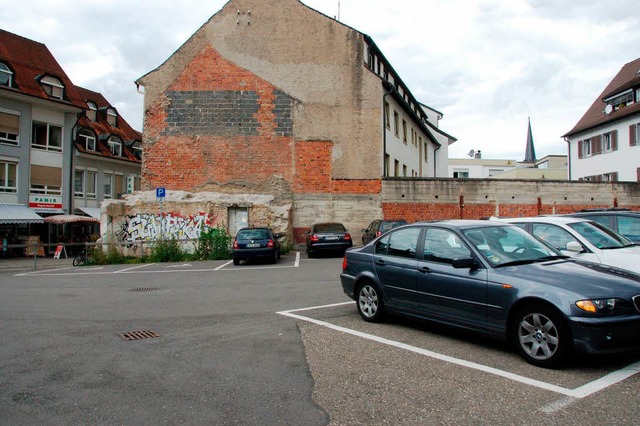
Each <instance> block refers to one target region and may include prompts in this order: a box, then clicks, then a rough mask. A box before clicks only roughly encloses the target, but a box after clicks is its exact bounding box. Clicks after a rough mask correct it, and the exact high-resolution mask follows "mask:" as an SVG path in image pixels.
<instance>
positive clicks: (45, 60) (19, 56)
mask: <svg viewBox="0 0 640 426" xmlns="http://www.w3.org/2000/svg"><path fill="white" fill-rule="evenodd" d="M0 61H2V62H4V63H6V64H7V65H8V66H9V68H11V70H12V71H13V87H6V86H0V90H3V91H4V90H6V91H12V92H16V93H23V94H25V95H29V96H35V97H37V98H41V99H47V100H50V101H52V102H58V103H61V104H67V105H69V104H71V105H74V106H77V107H80V108H86V107H87V105H86V104H85V103H84V102H83V101H82V99H81V98H80V96H79V95H78V92H77V91H76V88H75V86H74V85H73V83H72V82H71V80H69V77H67V74H65V72H64V70H63V69H62V67H61V66H60V64H58V62H57V61H56V59H55V58H54V57H53V55H52V54H51V52H50V51H49V49H47V46H45V45H44V44H42V43H38V42H36V41H33V40H29V39H27V38H24V37H21V36H19V35H16V34H13V33H10V32H8V31H4V30H0ZM44 75H48V76H51V77H55V78H57V79H58V80H60V82H61V83H62V85H63V86H64V95H63V99H62V100H60V99H55V98H50V97H49V96H48V95H47V93H46V92H45V91H44V89H43V88H42V85H41V84H40V78H41V77H43V76H44Z"/></svg>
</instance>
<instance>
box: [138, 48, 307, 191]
mask: <svg viewBox="0 0 640 426" xmlns="http://www.w3.org/2000/svg"><path fill="white" fill-rule="evenodd" d="M292 106H293V100H292V99H291V98H290V97H289V96H287V95H286V94H285V93H283V92H282V91H280V90H278V89H277V88H276V87H274V86H272V85H271V84H269V83H267V82H266V81H264V80H262V79H260V78H259V77H257V76H256V75H254V74H252V73H250V72H249V71H247V70H245V69H243V68H241V67H238V66H236V65H235V64H233V63H231V62H229V61H227V60H225V59H224V58H222V57H221V56H220V55H219V53H218V52H217V51H216V50H215V49H213V48H212V47H211V46H207V47H205V48H204V49H203V50H202V51H201V52H200V53H199V54H198V55H196V57H195V58H194V59H193V60H192V61H191V63H190V64H189V65H188V66H187V67H186V68H185V69H184V71H183V72H182V73H181V75H180V76H179V77H178V78H177V79H176V81H175V82H174V83H173V84H172V85H171V86H170V87H169V88H168V89H167V92H166V93H165V96H164V97H163V98H161V99H160V100H159V101H158V102H156V103H155V104H154V105H153V106H152V107H151V108H150V109H149V111H147V112H146V116H145V142H146V143H145V149H144V155H145V161H144V164H143V186H144V188H146V189H151V188H155V187H158V186H164V187H166V188H167V189H173V190H185V191H198V190H204V189H206V188H207V185H212V184H214V183H215V184H225V183H228V182H236V183H238V182H241V183H243V184H246V185H247V186H248V187H251V186H252V185H259V184H260V183H261V182H264V181H265V179H268V178H269V177H271V176H273V175H278V176H281V177H282V178H283V179H284V180H286V181H288V182H290V183H291V182H292V181H293V170H292V164H293V160H292V158H293V150H294V145H293V139H292V128H293V126H292V118H291V113H292Z"/></svg>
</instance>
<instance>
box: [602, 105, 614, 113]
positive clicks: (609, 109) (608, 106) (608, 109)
mask: <svg viewBox="0 0 640 426" xmlns="http://www.w3.org/2000/svg"><path fill="white" fill-rule="evenodd" d="M611 111H613V107H612V106H611V104H608V105H607V106H606V107H604V113H605V114H607V115H609V114H611Z"/></svg>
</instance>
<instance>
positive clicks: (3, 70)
mask: <svg viewBox="0 0 640 426" xmlns="http://www.w3.org/2000/svg"><path fill="white" fill-rule="evenodd" d="M12 84H13V71H11V70H10V69H9V67H8V66H7V64H5V63H3V62H0V86H7V87H11V85H12Z"/></svg>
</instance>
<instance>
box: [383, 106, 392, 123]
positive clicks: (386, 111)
mask: <svg viewBox="0 0 640 426" xmlns="http://www.w3.org/2000/svg"><path fill="white" fill-rule="evenodd" d="M384 125H385V127H386V128H387V129H390V128H391V119H390V118H389V102H386V101H385V103H384Z"/></svg>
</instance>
